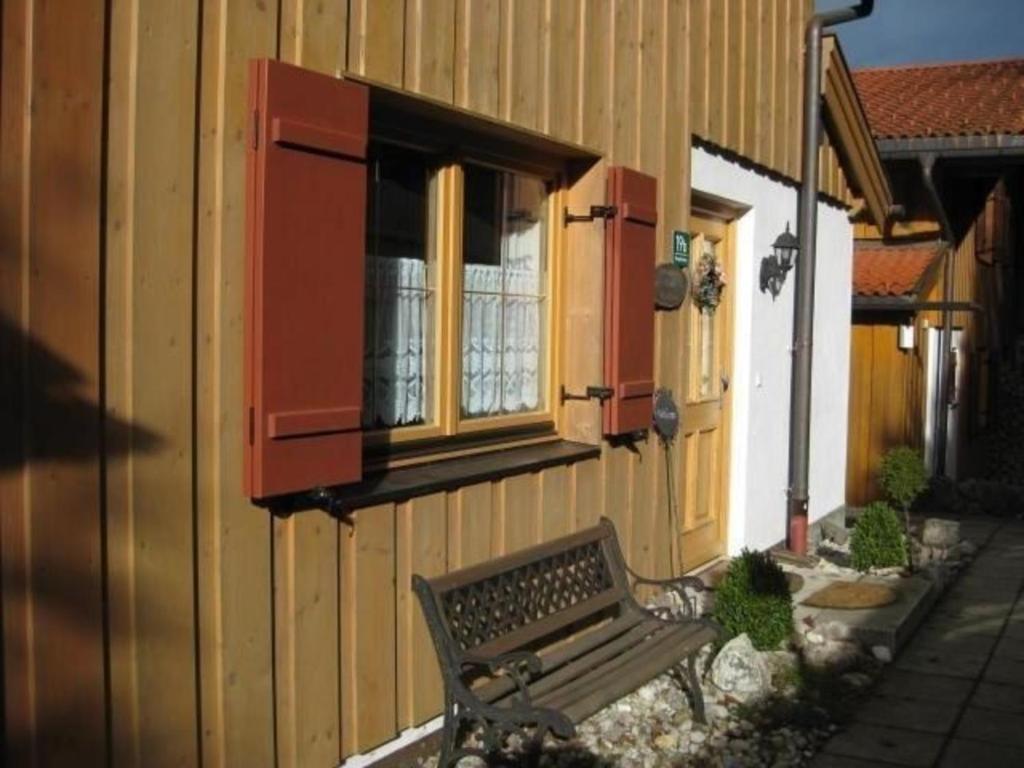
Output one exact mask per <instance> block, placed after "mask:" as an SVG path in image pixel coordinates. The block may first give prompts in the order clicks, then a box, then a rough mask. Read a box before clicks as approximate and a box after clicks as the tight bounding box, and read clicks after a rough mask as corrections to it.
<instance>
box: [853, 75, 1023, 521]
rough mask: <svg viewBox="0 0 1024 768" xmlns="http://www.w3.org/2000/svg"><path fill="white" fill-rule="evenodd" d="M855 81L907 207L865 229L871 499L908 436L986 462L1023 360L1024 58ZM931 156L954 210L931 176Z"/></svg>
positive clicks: (857, 455)
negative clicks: (1004, 383)
mask: <svg viewBox="0 0 1024 768" xmlns="http://www.w3.org/2000/svg"><path fill="white" fill-rule="evenodd" d="M854 78H855V82H856V84H857V89H858V92H859V94H860V97H861V99H862V100H863V102H864V104H865V108H866V111H867V115H868V119H869V121H870V123H871V129H872V133H873V135H874V136H875V139H876V142H877V145H878V148H879V151H880V154H881V156H882V158H883V160H884V162H885V166H886V171H887V173H888V175H889V177H890V178H891V181H892V185H893V190H894V193H893V196H894V198H895V200H896V202H897V203H899V204H901V205H902V206H903V207H904V209H905V214H904V216H902V218H901V220H894V221H892V222H891V223H890V226H889V227H887V228H883V229H879V228H876V227H871V226H863V227H861V228H860V230H859V231H858V238H859V239H858V244H857V251H856V253H855V258H854V283H853V293H854V300H853V310H854V312H853V325H854V329H853V349H852V355H851V363H850V377H851V395H850V434H849V460H848V464H847V493H848V497H849V500H850V503H851V504H858V505H859V504H865V503H868V502H870V501H873V500H875V499H877V498H879V496H880V492H879V488H878V480H877V472H878V466H879V462H880V461H881V457H882V455H883V454H884V453H885V451H886V450H888V449H890V448H893V447H895V446H898V445H910V446H913V447H915V448H917V449H919V450H920V451H921V452H922V454H923V455H924V457H925V460H926V462H927V464H928V466H929V467H930V468H931V469H932V471H933V472H937V473H938V472H944V473H945V474H947V475H948V476H950V477H953V478H961V479H962V478H966V477H969V476H972V475H974V474H975V473H976V472H977V471H978V470H979V469H983V468H980V467H978V466H976V464H975V460H976V456H975V453H976V452H975V450H974V449H975V448H976V446H977V441H978V438H979V437H981V436H982V435H983V434H984V433H985V431H986V430H987V428H988V427H989V426H990V424H991V423H992V420H993V419H994V418H998V416H997V414H996V413H995V411H994V408H995V387H996V384H997V381H998V378H999V372H1000V371H1001V370H1004V369H1007V368H1012V367H1014V366H1016V365H1019V363H1020V357H1019V356H1020V351H1019V349H1018V347H1017V339H1018V338H1019V336H1020V333H1021V330H1022V329H1024V325H1022V323H1021V318H1022V315H1021V300H1020V296H1021V295H1022V292H1021V289H1022V285H1024V284H1022V282H1021V279H1022V278H1021V275H1022V270H1021V267H1020V264H1021V258H1022V247H1024V245H1022V242H1024V241H1022V238H1021V232H1022V231H1024V225H1022V222H1024V219H1022V218H1021V215H1022V214H1021V211H1022V208H1024V203H1022V201H1024V197H1022V193H1024V187H1022V175H1021V161H1022V157H1024V122H1022V121H1021V116H1020V114H1019V110H1018V111H1017V112H1016V113H1014V111H1013V110H1012V109H1010V108H1008V105H1009V104H1010V103H1012V102H1013V100H1014V98H1016V97H1015V95H1014V94H1021V93H1024V62H1022V61H1020V60H1008V61H997V62H978V63H966V64H943V65H934V66H923V67H898V68H892V69H887V68H881V69H868V70H862V71H858V72H855V73H854ZM964 104H970V105H971V108H970V109H967V110H964V109H961V105H964ZM928 162H931V163H932V164H933V171H932V176H933V178H934V183H935V185H936V191H937V193H938V195H939V198H940V200H941V207H942V210H941V211H939V210H936V205H935V203H934V201H933V200H932V199H931V197H930V196H929V194H928V192H927V187H926V184H925V181H924V179H923V176H922V167H923V165H924V164H926V163H928ZM943 216H945V217H946V219H947V220H948V230H947V229H946V228H945V227H944V226H943V224H942V217H943ZM947 271H948V272H951V274H950V279H949V281H948V286H949V287H948V289H947V278H946V275H947ZM947 311H948V312H949V313H950V325H951V335H950V338H949V340H948V342H945V343H947V344H948V345H949V348H950V353H949V355H948V356H947V357H946V364H947V365H948V368H947V370H948V375H947V376H948V379H949V381H950V384H949V390H948V393H944V392H943V391H942V387H943V385H942V376H941V375H940V365H941V360H942V358H941V353H940V350H941V345H942V344H943V343H944V342H943V331H942V328H943V326H944V320H945V316H944V313H945V312H947ZM939 419H945V420H946V422H947V427H946V433H947V438H946V440H945V441H944V443H943V441H942V439H941V436H940V432H941V430H940V429H939V427H938V420H939Z"/></svg>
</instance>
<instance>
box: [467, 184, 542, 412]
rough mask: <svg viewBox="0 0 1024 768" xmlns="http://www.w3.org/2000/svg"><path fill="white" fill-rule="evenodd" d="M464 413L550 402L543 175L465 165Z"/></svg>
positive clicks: (523, 409) (539, 406) (535, 407)
mask: <svg viewBox="0 0 1024 768" xmlns="http://www.w3.org/2000/svg"><path fill="white" fill-rule="evenodd" d="M464 176H465V183H464V193H463V199H464V213H463V231H462V257H463V258H462V397H461V413H462V416H463V417H468V418H476V417H483V416H494V415H498V414H510V413H524V412H530V411H537V410H539V409H542V408H543V407H544V393H543V389H544V373H545V372H544V366H543V358H544V346H545V344H544V342H545V339H544V336H545V334H544V327H545V325H546V323H545V320H546V318H545V302H544V298H545V296H544V294H545V291H546V283H547V280H546V279H545V273H546V271H547V269H546V260H545V255H546V254H545V250H546V249H545V240H544V237H545V227H544V221H545V215H544V209H545V203H546V199H547V190H546V189H545V185H544V183H543V182H542V181H541V180H540V179H536V178H531V177H526V176H520V175H516V174H512V173H507V172H503V171H496V170H492V169H488V168H481V167H478V166H473V165H469V166H466V167H465V168H464Z"/></svg>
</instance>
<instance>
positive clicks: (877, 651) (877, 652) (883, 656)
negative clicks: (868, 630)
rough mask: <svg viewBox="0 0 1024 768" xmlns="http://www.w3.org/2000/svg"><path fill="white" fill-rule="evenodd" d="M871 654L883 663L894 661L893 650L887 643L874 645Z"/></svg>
mask: <svg viewBox="0 0 1024 768" xmlns="http://www.w3.org/2000/svg"><path fill="white" fill-rule="evenodd" d="M871 655H872V656H874V657H875V658H876V659H878V660H879V661H880V662H882V663H883V664H888V663H889V662H891V661H892V650H890V648H889V646H887V645H875V646H872V648H871Z"/></svg>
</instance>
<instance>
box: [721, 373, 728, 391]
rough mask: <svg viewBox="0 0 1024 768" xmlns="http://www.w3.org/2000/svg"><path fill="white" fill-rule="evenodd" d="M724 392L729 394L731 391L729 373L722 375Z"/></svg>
mask: <svg viewBox="0 0 1024 768" xmlns="http://www.w3.org/2000/svg"><path fill="white" fill-rule="evenodd" d="M722 391H723V392H728V391H729V374H727V373H723V374H722Z"/></svg>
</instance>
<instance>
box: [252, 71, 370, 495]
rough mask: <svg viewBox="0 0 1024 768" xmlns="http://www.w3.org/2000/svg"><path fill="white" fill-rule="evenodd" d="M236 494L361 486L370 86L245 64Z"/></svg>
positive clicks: (309, 73)
mask: <svg viewBox="0 0 1024 768" xmlns="http://www.w3.org/2000/svg"><path fill="white" fill-rule="evenodd" d="M249 78H250V81H249V99H250V106H251V108H252V124H251V127H250V129H249V130H250V132H251V135H250V137H249V150H248V158H247V160H248V162H247V200H246V228H247V242H246V259H247V263H246V281H247V282H246V309H245V316H246V329H245V330H246V343H245V379H246V392H245V405H246V413H247V415H248V420H247V421H248V423H247V425H246V431H247V434H246V436H245V458H246V462H245V463H246V466H245V483H244V484H245V492H246V494H247V495H249V496H252V497H254V498H264V497H268V496H275V495H278V494H282V493H290V492H294V491H303V490H307V489H309V488H313V487H316V486H322V485H323V486H325V485H338V484H341V483H349V482H353V481H355V480H359V479H360V477H361V475H362V434H361V431H360V412H361V408H362V386H363V293H364V286H363V269H364V253H365V219H366V212H365V209H366V142H367V130H368V115H369V102H368V95H367V89H366V88H365V87H364V86H361V85H357V84H354V83H351V82H346V81H344V80H339V79H336V78H333V77H329V76H326V75H321V74H318V73H315V72H310V71H307V70H303V69H300V68H298V67H293V66H290V65H288V64H282V63H281V62H278V61H269V60H266V59H262V60H259V61H254V62H252V64H251V66H250V70H249Z"/></svg>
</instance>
